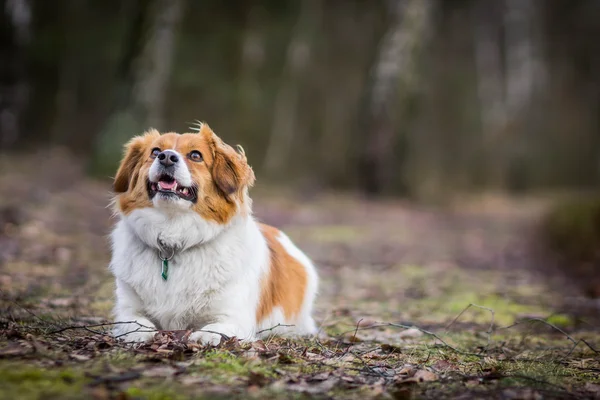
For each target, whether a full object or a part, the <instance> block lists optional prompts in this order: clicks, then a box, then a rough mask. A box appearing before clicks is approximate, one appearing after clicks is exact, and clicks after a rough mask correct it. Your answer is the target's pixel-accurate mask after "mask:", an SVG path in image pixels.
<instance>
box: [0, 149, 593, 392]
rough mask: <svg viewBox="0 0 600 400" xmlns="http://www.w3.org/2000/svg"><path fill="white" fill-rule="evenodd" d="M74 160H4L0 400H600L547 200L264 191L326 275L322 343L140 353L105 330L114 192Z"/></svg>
mask: <svg viewBox="0 0 600 400" xmlns="http://www.w3.org/2000/svg"><path fill="white" fill-rule="evenodd" d="M42 160H43V167H40V165H42V164H41V161H42ZM74 164H75V162H74V161H71V160H70V159H69V158H68V157H67V156H66V155H64V154H61V153H51V154H47V153H40V154H35V155H33V156H30V157H28V158H27V159H25V160H21V161H20V162H15V161H14V160H7V159H4V160H2V161H0V171H2V172H1V173H0V186H1V187H3V188H4V189H3V195H2V197H0V290H1V292H0V398H2V399H4V398H6V399H41V398H43V399H53V398H56V399H79V398H85V399H89V398H93V399H109V398H118V399H134V398H140V399H142V398H143V399H146V398H147V399H171V398H173V399H185V398H190V397H194V398H246V397H252V398H261V399H262V398H274V399H278V398H282V399H283V398H309V397H316V398H349V399H359V398H360V399H369V398H377V399H388V398H394V399H397V398H432V399H441V398H465V399H472V398H502V399H513V398H515V399H516V398H518V399H542V398H600V356H599V355H598V349H599V348H600V329H599V328H600V312H599V305H598V302H597V301H594V300H591V299H587V298H586V297H584V296H582V295H581V293H580V292H581V291H580V289H579V286H578V284H577V282H573V281H571V280H570V279H569V277H568V274H565V273H563V272H561V271H559V270H558V269H557V268H556V266H555V265H553V262H552V260H551V259H549V258H548V257H545V255H543V254H541V252H539V251H538V246H537V245H536V240H535V238H536V226H537V221H538V219H539V216H540V215H541V214H540V213H541V211H542V210H543V202H540V201H537V200H532V201H525V200H512V201H499V200H497V201H479V202H467V201H463V202H459V203H457V204H458V206H456V207H453V208H451V209H448V208H444V209H439V208H438V209H434V208H427V207H417V206H415V205H412V204H409V203H403V202H399V201H397V200H385V201H384V200H379V201H373V200H369V201H367V200H364V199H360V198H359V197H356V196H352V195H326V194H318V195H309V194H306V193H300V194H299V193H294V194H292V193H286V192H281V191H276V190H272V189H270V190H267V189H265V188H261V187H260V184H259V186H258V187H257V188H256V190H255V191H254V192H253V193H254V194H255V195H254V199H255V202H254V203H255V212H256V215H257V217H258V218H260V219H261V220H262V221H264V222H266V223H270V224H273V225H275V226H277V227H279V228H281V229H283V230H285V231H286V232H287V233H288V235H289V236H290V237H291V238H292V239H293V240H294V241H295V242H296V243H297V244H298V245H299V246H300V247H301V248H302V249H304V250H305V252H306V253H307V254H309V255H310V256H311V257H312V258H313V259H314V260H315V262H316V264H317V265H318V269H319V274H320V276H321V290H320V294H319V297H318V301H317V305H316V320H317V321H318V325H319V326H320V333H319V335H318V337H315V338H310V339H304V340H283V339H279V338H272V339H269V340H264V341H259V342H256V343H253V344H247V345H240V344H239V343H237V342H235V341H229V342H223V343H221V345H220V346H218V347H216V348H211V347H200V346H197V345H193V344H190V343H186V341H185V333H184V332H163V333H160V334H158V335H157V337H156V339H155V342H154V343H152V344H148V345H142V346H134V345H131V344H126V343H121V342H118V341H115V340H113V339H112V338H111V337H110V336H108V335H107V332H108V330H109V329H110V325H107V324H109V323H110V310H111V307H112V304H113V281H112V279H111V276H110V274H109V271H108V269H107V262H108V259H109V248H108V245H107V239H106V235H107V233H108V232H109V231H110V226H111V224H112V223H114V219H111V211H110V209H108V208H107V204H108V203H109V200H110V193H109V190H110V185H109V183H108V182H104V181H92V180H89V179H85V178H83V174H82V173H81V170H80V169H78V168H76V167H75V166H74ZM259 183H260V181H259Z"/></svg>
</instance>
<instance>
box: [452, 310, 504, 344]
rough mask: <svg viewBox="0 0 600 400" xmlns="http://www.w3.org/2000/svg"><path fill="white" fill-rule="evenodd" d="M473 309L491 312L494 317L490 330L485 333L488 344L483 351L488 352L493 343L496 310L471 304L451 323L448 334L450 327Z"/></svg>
mask: <svg viewBox="0 0 600 400" xmlns="http://www.w3.org/2000/svg"><path fill="white" fill-rule="evenodd" d="M471 307H474V308H479V309H481V310H485V311H489V313H490V314H491V315H492V319H491V321H490V326H489V328H488V330H487V331H486V332H485V333H486V334H487V344H486V345H485V348H484V349H483V351H487V350H488V349H489V347H490V343H491V342H492V333H493V332H494V318H495V313H494V310H492V309H491V308H488V307H483V306H479V305H477V304H473V303H469V305H468V306H467V307H465V309H464V310H462V311H461V312H460V313H459V314H458V315H457V316H456V318H454V319H453V320H452V322H450V323H449V324H448V325H447V326H446V332H445V333H448V330H449V329H450V327H452V325H454V323H456V321H458V319H459V318H460V317H461V316H462V315H463V314H464V313H465V312H467V310H468V309H469V308H471Z"/></svg>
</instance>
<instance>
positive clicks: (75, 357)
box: [69, 353, 92, 361]
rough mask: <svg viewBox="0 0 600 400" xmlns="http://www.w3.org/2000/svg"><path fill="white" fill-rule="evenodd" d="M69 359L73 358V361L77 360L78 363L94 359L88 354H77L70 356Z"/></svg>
mask: <svg viewBox="0 0 600 400" xmlns="http://www.w3.org/2000/svg"><path fill="white" fill-rule="evenodd" d="M69 357H71V358H72V359H73V360H77V361H88V360H91V359H92V357H91V356H89V355H87V354H77V353H72V354H69Z"/></svg>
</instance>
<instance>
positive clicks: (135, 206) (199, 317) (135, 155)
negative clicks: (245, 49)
mask: <svg viewBox="0 0 600 400" xmlns="http://www.w3.org/2000/svg"><path fill="white" fill-rule="evenodd" d="M253 183H254V173H253V171H252V168H251V167H250V166H249V165H248V163H247V161H246V156H245V155H244V153H243V151H240V152H236V151H235V150H234V149H233V148H231V147H230V146H228V145H227V144H225V143H223V141H222V140H221V139H220V138H219V137H217V136H216V135H215V134H214V132H213V131H212V130H211V129H210V128H209V127H208V125H206V124H200V125H199V128H198V133H185V134H176V133H165V134H160V133H159V132H158V131H156V130H150V131H148V132H146V133H145V134H144V135H142V136H138V137H135V138H134V139H132V140H131V141H130V142H129V143H128V144H127V145H126V154H125V157H124V159H123V160H122V162H121V165H120V167H119V169H118V171H117V175H116V177H115V181H114V189H115V192H116V193H117V195H116V198H115V207H116V212H117V215H118V216H119V217H120V220H119V222H117V224H116V226H115V229H114V231H113V232H112V237H111V238H112V249H113V254H112V260H111V263H110V269H111V270H112V272H113V274H114V276H115V278H116V296H117V302H116V306H115V309H114V313H115V318H116V321H117V323H116V324H115V328H114V330H113V334H114V335H115V336H117V337H122V338H124V339H125V340H127V341H148V340H151V339H152V338H153V337H154V335H155V333H156V330H192V331H193V333H192V334H191V335H190V336H189V340H191V341H197V342H200V343H203V344H206V343H209V344H218V343H219V342H220V340H221V338H222V337H237V338H238V339H242V340H254V339H256V338H259V337H262V336H264V335H267V334H273V333H275V334H287V335H289V334H292V335H307V334H313V333H316V327H315V323H314V321H313V318H312V316H311V313H312V307H313V301H314V298H315V294H316V291H317V273H316V271H315V268H314V266H313V264H312V262H311V261H310V260H309V258H308V257H307V256H306V255H305V254H304V253H303V252H302V251H300V250H299V249H298V248H297V247H296V246H295V245H294V244H293V243H292V242H291V241H290V239H289V238H288V237H287V236H286V235H285V234H283V233H282V232H280V231H279V230H277V229H275V228H273V227H271V226H268V225H264V224H261V223H258V222H257V221H256V220H255V219H254V218H253V217H252V202H251V200H250V198H249V196H248V188H249V187H251V186H252V184H253ZM125 322H127V323H125ZM273 327H277V328H276V329H270V328H273ZM264 330H267V332H263V333H262V334H261V331H264Z"/></svg>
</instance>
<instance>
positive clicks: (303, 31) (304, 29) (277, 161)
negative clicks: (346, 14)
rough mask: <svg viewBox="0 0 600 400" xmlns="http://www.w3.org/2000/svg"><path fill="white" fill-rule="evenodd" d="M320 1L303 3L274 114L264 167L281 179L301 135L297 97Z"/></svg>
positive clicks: (266, 171)
mask: <svg viewBox="0 0 600 400" xmlns="http://www.w3.org/2000/svg"><path fill="white" fill-rule="evenodd" d="M320 7H321V4H320V0H302V4H301V8H300V15H299V17H298V21H297V22H296V26H295V27H294V30H293V32H292V38H291V40H290V43H289V45H288V48H287V56H286V61H285V65H284V68H283V76H282V79H281V84H280V87H279V91H278V93H277V97H276V100H275V110H274V113H273V124H272V127H271V136H270V139H269V144H268V146H267V152H266V154H265V159H264V165H263V168H264V170H265V173H266V174H267V175H268V176H271V177H277V176H280V171H282V170H283V167H284V166H285V163H286V161H287V160H288V159H289V156H290V153H291V147H292V143H293V138H294V136H295V135H296V134H297V132H298V128H299V127H298V124H299V121H298V115H297V114H298V97H299V91H300V86H301V84H302V80H303V79H304V78H305V74H306V70H307V66H308V63H309V60H310V57H311V46H312V41H313V36H314V33H315V31H316V27H317V26H318V24H319V21H320V14H321V8H320Z"/></svg>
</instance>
